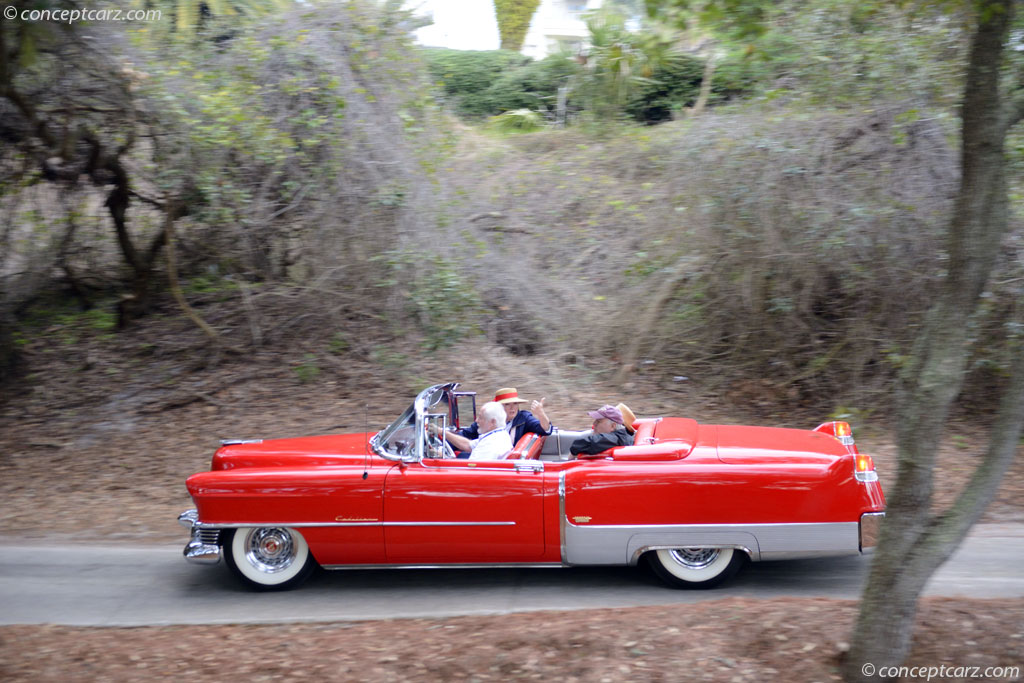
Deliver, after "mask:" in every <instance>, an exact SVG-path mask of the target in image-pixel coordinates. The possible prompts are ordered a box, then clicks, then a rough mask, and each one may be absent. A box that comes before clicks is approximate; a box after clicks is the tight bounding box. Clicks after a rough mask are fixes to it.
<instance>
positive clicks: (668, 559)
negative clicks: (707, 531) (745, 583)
mask: <svg viewBox="0 0 1024 683" xmlns="http://www.w3.org/2000/svg"><path fill="white" fill-rule="evenodd" d="M647 557H648V560H649V562H650V564H651V568H652V569H654V573H655V574H657V575H658V578H660V579H661V580H662V581H664V582H665V583H667V584H668V585H670V586H672V587H673V588H711V587H713V586H717V585H718V584H720V583H722V582H723V581H725V580H726V579H729V578H731V577H732V576H734V575H735V574H736V572H737V571H739V568H740V565H742V564H743V560H744V557H745V554H744V553H743V551H741V550H736V549H734V548H670V549H667V550H657V551H655V552H653V553H648V555H647Z"/></svg>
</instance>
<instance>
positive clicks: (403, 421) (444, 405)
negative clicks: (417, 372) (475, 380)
mask: <svg viewBox="0 0 1024 683" xmlns="http://www.w3.org/2000/svg"><path fill="white" fill-rule="evenodd" d="M457 386H458V384H457V383H454V382H453V383H449V384H436V385H434V386H432V387H430V388H428V389H424V390H423V391H421V392H420V394H419V396H417V397H416V400H415V401H413V402H412V405H410V406H409V407H408V408H406V409H405V412H403V413H402V415H401V416H400V417H399V418H398V419H397V420H395V421H394V422H392V423H391V424H390V425H388V426H387V427H385V428H384V429H382V430H381V431H380V432H378V433H377V434H376V435H374V437H373V438H372V439H371V440H370V445H372V446H373V448H374V450H375V451H376V452H377V453H378V454H380V455H384V456H387V455H391V456H399V457H402V458H407V457H411V456H415V455H416V423H417V417H418V416H420V417H421V416H422V415H423V414H424V413H442V414H445V415H448V416H449V419H451V396H452V391H454V390H455V387H457Z"/></svg>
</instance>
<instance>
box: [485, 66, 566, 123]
mask: <svg viewBox="0 0 1024 683" xmlns="http://www.w3.org/2000/svg"><path fill="white" fill-rule="evenodd" d="M578 71H579V65H578V64H577V63H576V62H575V61H574V60H572V59H570V58H568V57H566V56H564V55H561V54H555V55H549V56H547V57H545V58H544V59H542V60H540V61H530V62H528V63H526V64H523V65H521V66H518V67H516V68H513V69H509V70H507V71H505V72H504V73H502V74H501V75H499V76H498V78H497V79H496V80H495V81H494V82H493V83H491V84H490V85H489V86H488V87H487V89H486V90H484V91H483V93H481V94H480V98H479V101H480V102H481V104H482V105H483V106H484V107H485V108H486V112H487V113H490V114H499V113H501V112H504V111H510V110H514V109H533V110H538V111H546V112H549V113H553V112H554V111H555V107H556V104H557V99H558V89H559V88H561V87H563V86H567V85H568V84H569V83H570V81H571V79H572V78H573V77H574V76H575V75H576V74H577V72H578Z"/></svg>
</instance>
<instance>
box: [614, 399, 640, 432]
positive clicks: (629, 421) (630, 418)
mask: <svg viewBox="0 0 1024 683" xmlns="http://www.w3.org/2000/svg"><path fill="white" fill-rule="evenodd" d="M615 407H616V408H618V409H619V412H620V413H622V424H623V425H625V427H626V431H628V432H629V433H630V434H634V433H636V430H635V429H633V423H634V422H636V415H634V414H633V411H632V410H630V409H629V406H627V405H626V404H625V403H620V404H619V405H617V406H615Z"/></svg>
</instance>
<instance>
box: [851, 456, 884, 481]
mask: <svg viewBox="0 0 1024 683" xmlns="http://www.w3.org/2000/svg"><path fill="white" fill-rule="evenodd" d="M853 462H854V465H853V476H854V477H856V478H857V481H878V473H877V472H875V461H874V460H872V459H871V456H870V455H861V454H857V455H856V456H855V457H854V459H853Z"/></svg>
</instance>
